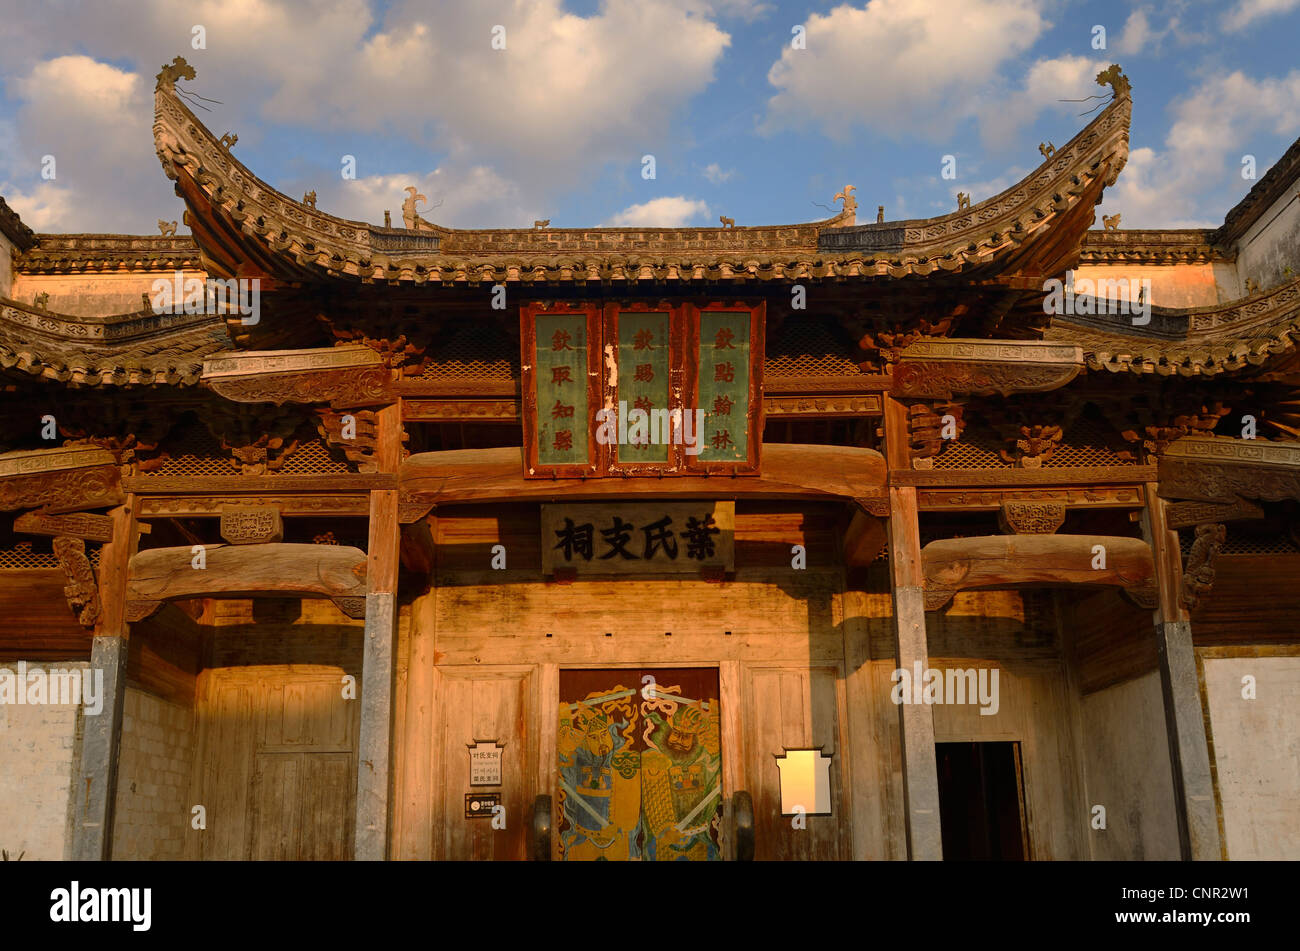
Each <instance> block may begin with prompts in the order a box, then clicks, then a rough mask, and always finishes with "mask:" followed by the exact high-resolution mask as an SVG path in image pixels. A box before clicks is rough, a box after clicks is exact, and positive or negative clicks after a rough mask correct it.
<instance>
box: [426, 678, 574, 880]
mask: <svg viewBox="0 0 1300 951" xmlns="http://www.w3.org/2000/svg"><path fill="white" fill-rule="evenodd" d="M434 690H435V692H436V696H437V707H438V717H437V722H436V723H435V728H434V733H433V740H434V749H435V763H434V772H435V776H436V782H435V790H436V795H437V798H438V800H439V802H440V809H439V812H440V816H439V817H438V818H437V820H436V821H435V823H434V827H433V828H434V836H435V841H434V856H433V857H434V858H435V859H447V860H458V861H464V860H471V859H472V860H478V861H481V860H507V859H524V858H526V857H527V844H528V829H529V825H530V821H531V818H532V807H533V798H534V797H535V796H536V795H537V792H536V786H535V780H536V777H537V770H538V767H537V763H536V762H535V760H534V757H535V756H536V755H537V751H536V747H537V743H538V740H537V737H538V733H539V730H538V716H539V712H538V711H537V701H538V697H537V690H536V671H535V669H534V668H532V667H509V668H483V667H476V668H473V669H460V668H441V669H440V670H439V671H438V677H437V681H436V683H435V686H434ZM549 715H551V716H554V715H555V711H554V710H552V711H550V714H549ZM477 740H495V741H496V742H498V743H500V744H502V745H504V746H505V752H504V753H503V754H502V763H501V766H502V785H501V787H500V788H499V792H500V793H501V795H502V804H503V805H504V806H505V807H506V827H505V829H495V828H493V825H492V820H491V817H487V818H481V819H478V818H476V819H466V818H465V810H464V803H465V794H466V793H470V792H491V791H493V787H474V788H471V787H470V785H469V748H470V746H471V745H472V744H473V743H474V742H475V741H477Z"/></svg>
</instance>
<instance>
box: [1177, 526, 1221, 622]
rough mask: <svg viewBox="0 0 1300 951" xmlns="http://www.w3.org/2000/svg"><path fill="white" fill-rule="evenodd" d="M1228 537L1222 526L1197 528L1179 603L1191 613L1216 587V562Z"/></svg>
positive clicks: (1184, 572) (1188, 554)
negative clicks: (1214, 586) (1211, 589)
mask: <svg viewBox="0 0 1300 951" xmlns="http://www.w3.org/2000/svg"><path fill="white" fill-rule="evenodd" d="M1227 537H1228V532H1227V529H1226V528H1224V527H1223V526H1222V525H1215V524H1206V525H1197V526H1196V539H1195V541H1193V542H1192V550H1191V551H1190V552H1188V553H1187V567H1186V568H1184V569H1183V590H1182V591H1181V592H1180V593H1179V601H1180V602H1181V603H1182V605H1183V607H1185V608H1187V609H1188V610H1189V611H1191V610H1194V609H1195V608H1196V607H1197V606H1198V605H1199V604H1200V603H1201V598H1203V597H1205V596H1206V595H1207V594H1209V593H1210V588H1211V587H1212V586H1213V585H1214V562H1215V560H1216V559H1217V558H1218V557H1219V549H1221V548H1222V547H1223V542H1224V540H1225V539H1226V538H1227Z"/></svg>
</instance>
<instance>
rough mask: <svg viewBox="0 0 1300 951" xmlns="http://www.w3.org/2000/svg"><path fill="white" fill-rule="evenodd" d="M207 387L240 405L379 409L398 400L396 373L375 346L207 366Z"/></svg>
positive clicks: (250, 355) (274, 354) (244, 357)
mask: <svg viewBox="0 0 1300 951" xmlns="http://www.w3.org/2000/svg"><path fill="white" fill-rule="evenodd" d="M202 382H203V384H204V385H205V386H207V387H209V388H210V389H211V390H212V391H213V392H215V393H217V394H218V395H220V396H223V397H225V398H226V399H228V400H232V401H234V402H236V403H274V404H275V405H277V406H280V405H282V404H284V403H330V404H331V405H333V406H340V407H347V406H374V405H378V404H381V403H390V402H392V401H393V399H394V398H395V388H394V383H393V374H392V371H390V370H389V369H388V368H387V367H386V366H384V362H383V359H382V357H381V356H380V355H379V354H378V353H376V352H375V351H374V350H372V349H370V347H366V346H361V345H350V346H341V347H321V348H318V349H314V350H247V351H242V352H237V353H227V354H223V355H221V356H217V357H212V358H211V359H208V360H204V361H203V376H202Z"/></svg>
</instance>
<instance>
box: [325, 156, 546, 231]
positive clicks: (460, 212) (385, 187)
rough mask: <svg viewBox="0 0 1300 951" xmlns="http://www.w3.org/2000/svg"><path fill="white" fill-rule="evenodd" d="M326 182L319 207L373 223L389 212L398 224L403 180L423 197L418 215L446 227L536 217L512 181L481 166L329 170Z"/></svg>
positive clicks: (511, 224) (508, 223)
mask: <svg viewBox="0 0 1300 951" xmlns="http://www.w3.org/2000/svg"><path fill="white" fill-rule="evenodd" d="M327 181H328V182H329V184H328V185H323V186H320V187H318V188H317V196H316V203H317V205H319V206H320V207H321V208H329V209H330V213H331V214H336V215H339V216H340V217H344V218H353V219H355V220H358V221H367V222H372V223H374V224H379V223H380V222H382V221H383V220H384V212H385V211H390V212H391V213H392V222H393V225H394V226H395V227H398V228H400V227H402V201H403V200H404V199H405V198H406V186H408V185H414V186H415V187H416V188H417V189H419V191H420V194H422V195H427V196H428V201H427V203H422V204H421V206H420V209H419V211H420V215H421V217H423V218H425V219H427V220H429V221H433V222H436V223H437V224H439V225H443V226H445V227H449V228H456V227H461V228H522V227H528V226H530V225H531V224H532V223H533V220H534V219H535V218H536V217H537V216H538V211H537V209H529V208H527V207H525V205H524V204H523V197H522V196H521V195H520V189H519V186H518V185H517V184H516V183H514V182H510V181H507V180H506V179H504V178H502V177H501V176H500V175H498V174H497V173H496V172H495V171H494V170H493V169H491V168H488V167H486V166H482V165H477V166H473V167H469V168H456V167H441V168H437V169H435V170H434V171H432V172H429V173H427V174H417V173H405V172H401V173H397V174H393V175H371V176H366V177H362V178H358V179H356V180H354V181H342V180H340V179H339V177H338V176H337V175H333V176H331V177H330V178H329V179H327ZM303 187H304V188H310V187H312V186H311V185H304V186H303Z"/></svg>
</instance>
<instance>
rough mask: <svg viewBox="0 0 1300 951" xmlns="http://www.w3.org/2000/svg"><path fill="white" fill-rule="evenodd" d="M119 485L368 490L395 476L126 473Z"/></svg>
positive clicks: (222, 491) (133, 488) (196, 490)
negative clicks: (167, 474)
mask: <svg viewBox="0 0 1300 951" xmlns="http://www.w3.org/2000/svg"><path fill="white" fill-rule="evenodd" d="M122 488H123V489H125V490H126V491H127V492H135V493H138V494H139V495H141V496H156V495H245V494H248V495H251V494H258V495H291V494H295V493H303V494H311V493H316V492H369V491H370V490H372V489H395V488H397V476H396V475H395V474H393V473H391V472H371V473H357V474H351V473H349V474H348V475H342V474H340V475H273V476H127V477H126V478H125V479H123V480H122Z"/></svg>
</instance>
